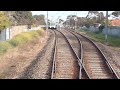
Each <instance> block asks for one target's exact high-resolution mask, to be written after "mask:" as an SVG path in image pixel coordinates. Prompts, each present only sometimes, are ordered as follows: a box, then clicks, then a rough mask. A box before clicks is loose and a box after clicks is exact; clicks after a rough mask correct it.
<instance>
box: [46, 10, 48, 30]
mask: <svg viewBox="0 0 120 90" xmlns="http://www.w3.org/2000/svg"><path fill="white" fill-rule="evenodd" d="M46 23H47V27H46V30H47V31H48V11H47V22H46Z"/></svg>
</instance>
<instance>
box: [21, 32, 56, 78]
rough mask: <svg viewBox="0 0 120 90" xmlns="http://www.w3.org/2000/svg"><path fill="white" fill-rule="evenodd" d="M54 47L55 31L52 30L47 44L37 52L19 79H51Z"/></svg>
mask: <svg viewBox="0 0 120 90" xmlns="http://www.w3.org/2000/svg"><path fill="white" fill-rule="evenodd" d="M53 48H54V32H52V31H50V36H49V38H48V40H47V42H46V45H45V46H44V48H43V49H42V51H41V52H39V53H38V54H37V56H36V58H35V59H34V60H33V61H32V62H31V64H30V65H29V66H28V67H27V68H26V70H25V71H24V72H23V74H22V75H21V76H20V77H19V79H50V76H51V69H52V67H51V66H52V56H53V55H52V54H53Z"/></svg>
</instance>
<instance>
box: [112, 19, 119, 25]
mask: <svg viewBox="0 0 120 90" xmlns="http://www.w3.org/2000/svg"><path fill="white" fill-rule="evenodd" d="M111 24H112V26H120V19H113V20H112V21H111Z"/></svg>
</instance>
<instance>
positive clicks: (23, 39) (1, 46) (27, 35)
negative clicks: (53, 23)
mask: <svg viewBox="0 0 120 90" xmlns="http://www.w3.org/2000/svg"><path fill="white" fill-rule="evenodd" d="M43 32H44V30H43V29H40V30H35V31H30V32H23V33H21V34H18V35H16V36H15V37H14V38H12V39H11V40H7V41H3V42H1V43H0V54H4V53H5V52H7V50H8V49H12V48H15V47H17V46H19V45H21V44H24V43H27V42H29V41H32V40H33V38H37V37H38V36H41V35H42V33H43Z"/></svg>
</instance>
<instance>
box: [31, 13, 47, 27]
mask: <svg viewBox="0 0 120 90" xmlns="http://www.w3.org/2000/svg"><path fill="white" fill-rule="evenodd" d="M33 23H34V24H35V25H45V24H46V23H45V16H44V15H34V16H33Z"/></svg>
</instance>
